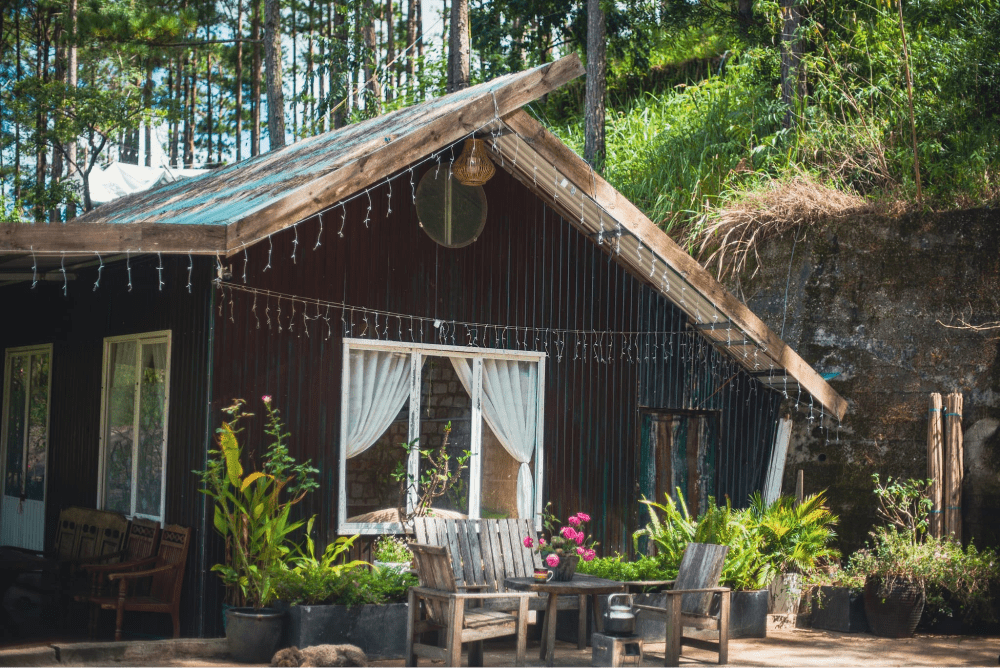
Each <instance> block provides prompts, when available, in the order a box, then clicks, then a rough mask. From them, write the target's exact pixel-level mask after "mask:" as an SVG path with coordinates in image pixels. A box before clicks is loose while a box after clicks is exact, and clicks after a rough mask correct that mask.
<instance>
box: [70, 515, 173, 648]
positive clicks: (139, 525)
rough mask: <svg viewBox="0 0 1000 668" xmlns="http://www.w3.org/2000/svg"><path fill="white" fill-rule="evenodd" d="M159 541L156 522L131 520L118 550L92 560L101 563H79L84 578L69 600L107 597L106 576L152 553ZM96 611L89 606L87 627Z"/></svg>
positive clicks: (93, 607) (96, 608) (152, 554)
mask: <svg viewBox="0 0 1000 668" xmlns="http://www.w3.org/2000/svg"><path fill="white" fill-rule="evenodd" d="M159 544H160V523H159V522H156V521H154V520H144V519H140V518H136V519H133V520H132V523H131V524H130V525H129V528H128V534H126V536H125V546H124V547H123V548H122V549H121V550H118V551H117V552H113V553H111V554H107V555H103V556H102V557H100V558H97V559H95V560H94V561H95V562H96V561H100V562H103V563H84V564H81V566H80V568H81V569H83V571H84V573H86V575H87V581H86V582H85V583H84V586H83V587H82V588H81V589H79V590H77V591H75V592H74V593H73V599H74V600H75V601H78V602H83V603H87V602H89V601H90V599H91V597H99V596H109V595H110V592H109V591H108V588H107V587H108V580H107V576H108V575H110V574H111V573H116V572H121V571H124V570H129V568H130V566H129V564H132V563H134V562H137V561H142V560H144V559H149V558H150V557H153V556H155V555H156V549H157V547H158V546H159ZM107 562H112V563H107ZM134 591H135V590H133V592H134ZM98 610H100V608H98V607H97V606H92V607H91V610H90V615H91V620H90V624H91V628H93V627H94V625H95V624H96V619H95V618H96V616H97V614H98Z"/></svg>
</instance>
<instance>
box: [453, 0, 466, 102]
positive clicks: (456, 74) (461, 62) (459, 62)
mask: <svg viewBox="0 0 1000 668" xmlns="http://www.w3.org/2000/svg"><path fill="white" fill-rule="evenodd" d="M468 87H469V0H452V3H451V32H450V33H449V34H448V92H449V93H452V92H454V91H456V90H462V89H463V88H468Z"/></svg>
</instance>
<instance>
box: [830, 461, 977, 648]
mask: <svg viewBox="0 0 1000 668" xmlns="http://www.w3.org/2000/svg"><path fill="white" fill-rule="evenodd" d="M872 480H873V482H874V484H875V495H876V497H877V499H878V504H879V505H878V514H879V516H880V517H881V518H882V519H883V520H885V521H886V523H887V524H886V525H885V526H878V527H875V528H874V529H873V530H872V532H871V538H872V541H871V544H870V546H869V547H868V548H866V549H863V550H859V551H858V552H856V553H855V554H853V555H852V556H851V559H850V562H849V563H848V570H849V571H850V572H852V573H853V574H854V575H855V576H856V577H858V578H859V579H860V578H862V577H863V578H864V601H865V614H866V615H867V617H868V624H869V626H871V630H872V633H874V634H875V635H879V636H884V637H890V638H907V637H910V636H912V635H913V632H914V630H916V627H917V624H918V623H919V622H920V618H921V615H922V612H923V610H924V608H925V605H926V604H927V603H928V601H930V602H931V604H932V606H933V608H934V610H935V612H936V613H944V614H949V613H952V612H953V610H952V609H951V607H950V605H949V604H950V603H951V602H954V603H955V604H956V607H959V608H961V609H964V610H965V611H966V613H969V612H971V613H972V614H973V615H976V614H990V609H991V607H990V598H989V585H990V583H991V581H995V580H996V578H997V569H996V555H995V553H993V552H992V551H986V552H983V553H979V552H978V551H977V550H976V548H975V547H974V546H971V545H970V546H969V548H967V549H963V548H962V546H961V545H960V544H958V543H956V542H955V541H953V540H952V539H951V538H950V537H944V538H934V537H931V536H928V535H926V531H927V526H928V521H927V518H928V513H929V512H930V509H931V507H932V504H931V501H930V499H929V497H928V495H927V493H926V490H927V487H928V486H929V484H930V481H923V480H912V479H911V480H906V481H903V480H898V479H897V480H894V479H892V478H886V481H885V483H882V482H881V480H880V479H879V476H878V474H874V475H873V476H872Z"/></svg>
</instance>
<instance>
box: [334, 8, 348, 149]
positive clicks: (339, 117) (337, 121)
mask: <svg viewBox="0 0 1000 668" xmlns="http://www.w3.org/2000/svg"><path fill="white" fill-rule="evenodd" d="M337 5H340V6H341V7H342V8H343V9H342V10H341V11H337ZM345 12H347V4H346V2H345V1H344V0H340V1H339V2H335V3H334V15H333V33H334V36H335V38H336V39H335V40H334V42H331V44H333V43H336V44H339V45H340V46H339V47H338V48H339V53H340V54H346V53H347V37H348V27H347V15H346V13H345ZM332 48H333V47H332V46H331V49H332ZM330 55H331V58H330V60H331V61H332V62H339V63H340V65H341V67H343V68H344V69H343V71H342V72H341V74H340V76H341V77H343V80H344V81H346V82H347V85H346V86H345V87H344V91H343V95H344V97H343V99H341V100H334V99H333V92H334V91H335V90H338V88H337V73H336V71H335V69H334V68H333V67H331V68H330V99H331V103H332V104H333V105H334V106H336V107H337V109H336V110H335V111H334V112H333V119H332V121H333V127H334V129H336V128H342V127H344V124H345V122H346V119H347V106H348V104H349V101H350V99H351V83H350V77H349V76H348V75H349V74H350V71H349V68H348V66H347V59H346V58H338V57H336V56H334V52H332V51H331V53H330Z"/></svg>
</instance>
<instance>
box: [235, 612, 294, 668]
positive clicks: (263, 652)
mask: <svg viewBox="0 0 1000 668" xmlns="http://www.w3.org/2000/svg"><path fill="white" fill-rule="evenodd" d="M284 629H285V613H283V612H278V611H276V610H273V609H271V608H262V609H260V610H254V609H253V608H229V610H228V611H227V612H226V639H227V640H228V641H229V654H230V656H232V657H233V660H235V661H239V662H240V663H266V664H269V663H271V657H273V656H274V653H275V652H277V651H278V648H279V646H280V644H281V636H282V634H283V632H284Z"/></svg>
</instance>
